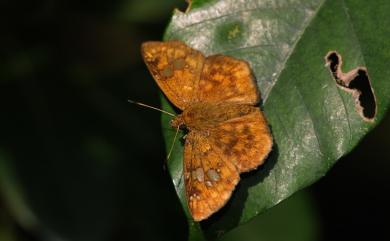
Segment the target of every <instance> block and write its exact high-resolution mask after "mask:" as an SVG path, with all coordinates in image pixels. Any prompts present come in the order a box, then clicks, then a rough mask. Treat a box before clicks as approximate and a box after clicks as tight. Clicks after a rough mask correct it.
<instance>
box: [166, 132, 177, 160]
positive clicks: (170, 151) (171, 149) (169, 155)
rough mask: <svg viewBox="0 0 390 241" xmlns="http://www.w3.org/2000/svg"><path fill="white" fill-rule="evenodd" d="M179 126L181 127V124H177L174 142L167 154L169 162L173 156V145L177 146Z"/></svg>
mask: <svg viewBox="0 0 390 241" xmlns="http://www.w3.org/2000/svg"><path fill="white" fill-rule="evenodd" d="M179 128H180V125H178V126H177V129H176V133H175V137H174V138H173V142H172V145H171V148H170V149H169V153H168V155H167V162H168V160H169V158H170V157H171V153H172V151H173V147H174V146H175V142H176V138H177V133H179Z"/></svg>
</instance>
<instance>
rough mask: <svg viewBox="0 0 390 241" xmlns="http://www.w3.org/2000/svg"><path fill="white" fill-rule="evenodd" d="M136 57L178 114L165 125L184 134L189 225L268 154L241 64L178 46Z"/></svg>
mask: <svg viewBox="0 0 390 241" xmlns="http://www.w3.org/2000/svg"><path fill="white" fill-rule="evenodd" d="M142 56H143V58H144V61H145V63H146V65H147V66H148V68H149V71H150V72H151V74H152V75H153V77H154V79H155V80H156V82H157V84H158V86H159V87H160V88H161V90H162V91H163V92H164V94H165V95H166V96H167V97H168V99H169V100H170V101H171V102H172V103H173V104H174V105H175V106H176V107H178V108H179V109H180V110H182V111H183V112H182V113H181V114H179V115H178V116H176V117H175V118H174V119H173V120H172V121H171V125H172V126H173V127H175V128H179V127H180V128H181V129H186V130H188V134H187V135H186V138H185V146H184V180H185V188H186V197H187V202H188V207H189V210H190V212H191V214H192V217H193V218H194V220H195V221H201V220H203V219H206V218H208V217H209V216H210V215H211V214H213V213H215V212H216V211H218V210H219V209H220V208H221V207H223V206H224V205H225V203H226V202H227V201H228V200H229V198H230V196H231V195H232V192H233V190H234V188H235V186H236V185H237V183H238V181H239V179H240V175H239V174H240V173H241V172H247V171H250V170H253V169H256V168H257V167H258V166H259V165H261V164H262V163H263V162H264V159H265V157H266V156H267V155H268V153H269V152H270V151H271V148H272V136H271V134H270V131H269V128H268V125H267V122H266V120H265V118H264V116H263V114H262V112H261V111H260V109H259V108H258V107H255V105H256V104H257V103H258V101H259V99H260V94H259V92H258V91H257V86H256V83H255V81H254V78H253V75H252V73H251V70H250V67H249V65H248V63H247V62H245V61H243V60H238V59H235V58H232V57H229V56H224V55H212V56H208V57H205V56H204V55H203V54H202V53H201V52H199V51H197V50H195V49H192V48H190V47H189V46H187V45H186V44H184V43H183V42H181V41H168V42H146V43H143V44H142Z"/></svg>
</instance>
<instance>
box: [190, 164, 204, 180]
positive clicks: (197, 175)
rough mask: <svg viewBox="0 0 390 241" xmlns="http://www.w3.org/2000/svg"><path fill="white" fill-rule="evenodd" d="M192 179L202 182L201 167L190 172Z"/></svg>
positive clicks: (202, 173) (202, 172)
mask: <svg viewBox="0 0 390 241" xmlns="http://www.w3.org/2000/svg"><path fill="white" fill-rule="evenodd" d="M192 178H193V179H194V180H198V182H203V181H204V171H203V169H202V168H201V167H198V168H196V169H195V170H194V171H192Z"/></svg>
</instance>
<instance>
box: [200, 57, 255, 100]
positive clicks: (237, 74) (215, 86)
mask: <svg viewBox="0 0 390 241" xmlns="http://www.w3.org/2000/svg"><path fill="white" fill-rule="evenodd" d="M197 95H198V98H199V100H200V101H202V102H214V103H215V102H235V103H241V104H256V103H257V102H258V100H259V98H260V94H259V92H258V91H257V86H256V82H255V80H254V77H253V75H252V72H251V69H250V67H249V65H248V63H247V62H245V61H243V60H239V59H235V58H232V57H229V56H225V55H212V56H209V57H207V58H206V61H205V64H204V66H203V69H202V74H201V77H200V81H199V90H198V92H197Z"/></svg>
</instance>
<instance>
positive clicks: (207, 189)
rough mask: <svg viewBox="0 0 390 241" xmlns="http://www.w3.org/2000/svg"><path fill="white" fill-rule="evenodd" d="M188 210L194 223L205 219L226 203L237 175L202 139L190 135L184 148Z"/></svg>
mask: <svg viewBox="0 0 390 241" xmlns="http://www.w3.org/2000/svg"><path fill="white" fill-rule="evenodd" d="M184 178H185V186H186V196H187V201H188V207H189V209H190V212H191V214H192V217H193V218H194V220H195V221H201V220H203V219H206V218H208V217H209V216H210V215H211V214H213V213H215V212H216V211H218V210H219V209H220V208H221V207H223V206H224V205H225V203H226V202H227V201H228V200H229V198H230V196H231V194H232V192H233V190H234V188H235V186H236V185H237V183H238V181H239V179H240V176H239V174H238V171H237V169H236V167H235V166H234V165H233V164H232V163H231V162H230V161H229V160H228V159H226V157H225V156H224V155H223V153H222V152H221V151H220V150H219V149H218V148H215V147H214V146H213V145H212V144H211V143H210V142H209V141H208V138H207V137H206V136H203V135H202V134H200V133H196V132H190V133H189V134H188V135H187V138H186V143H185V147H184Z"/></svg>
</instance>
